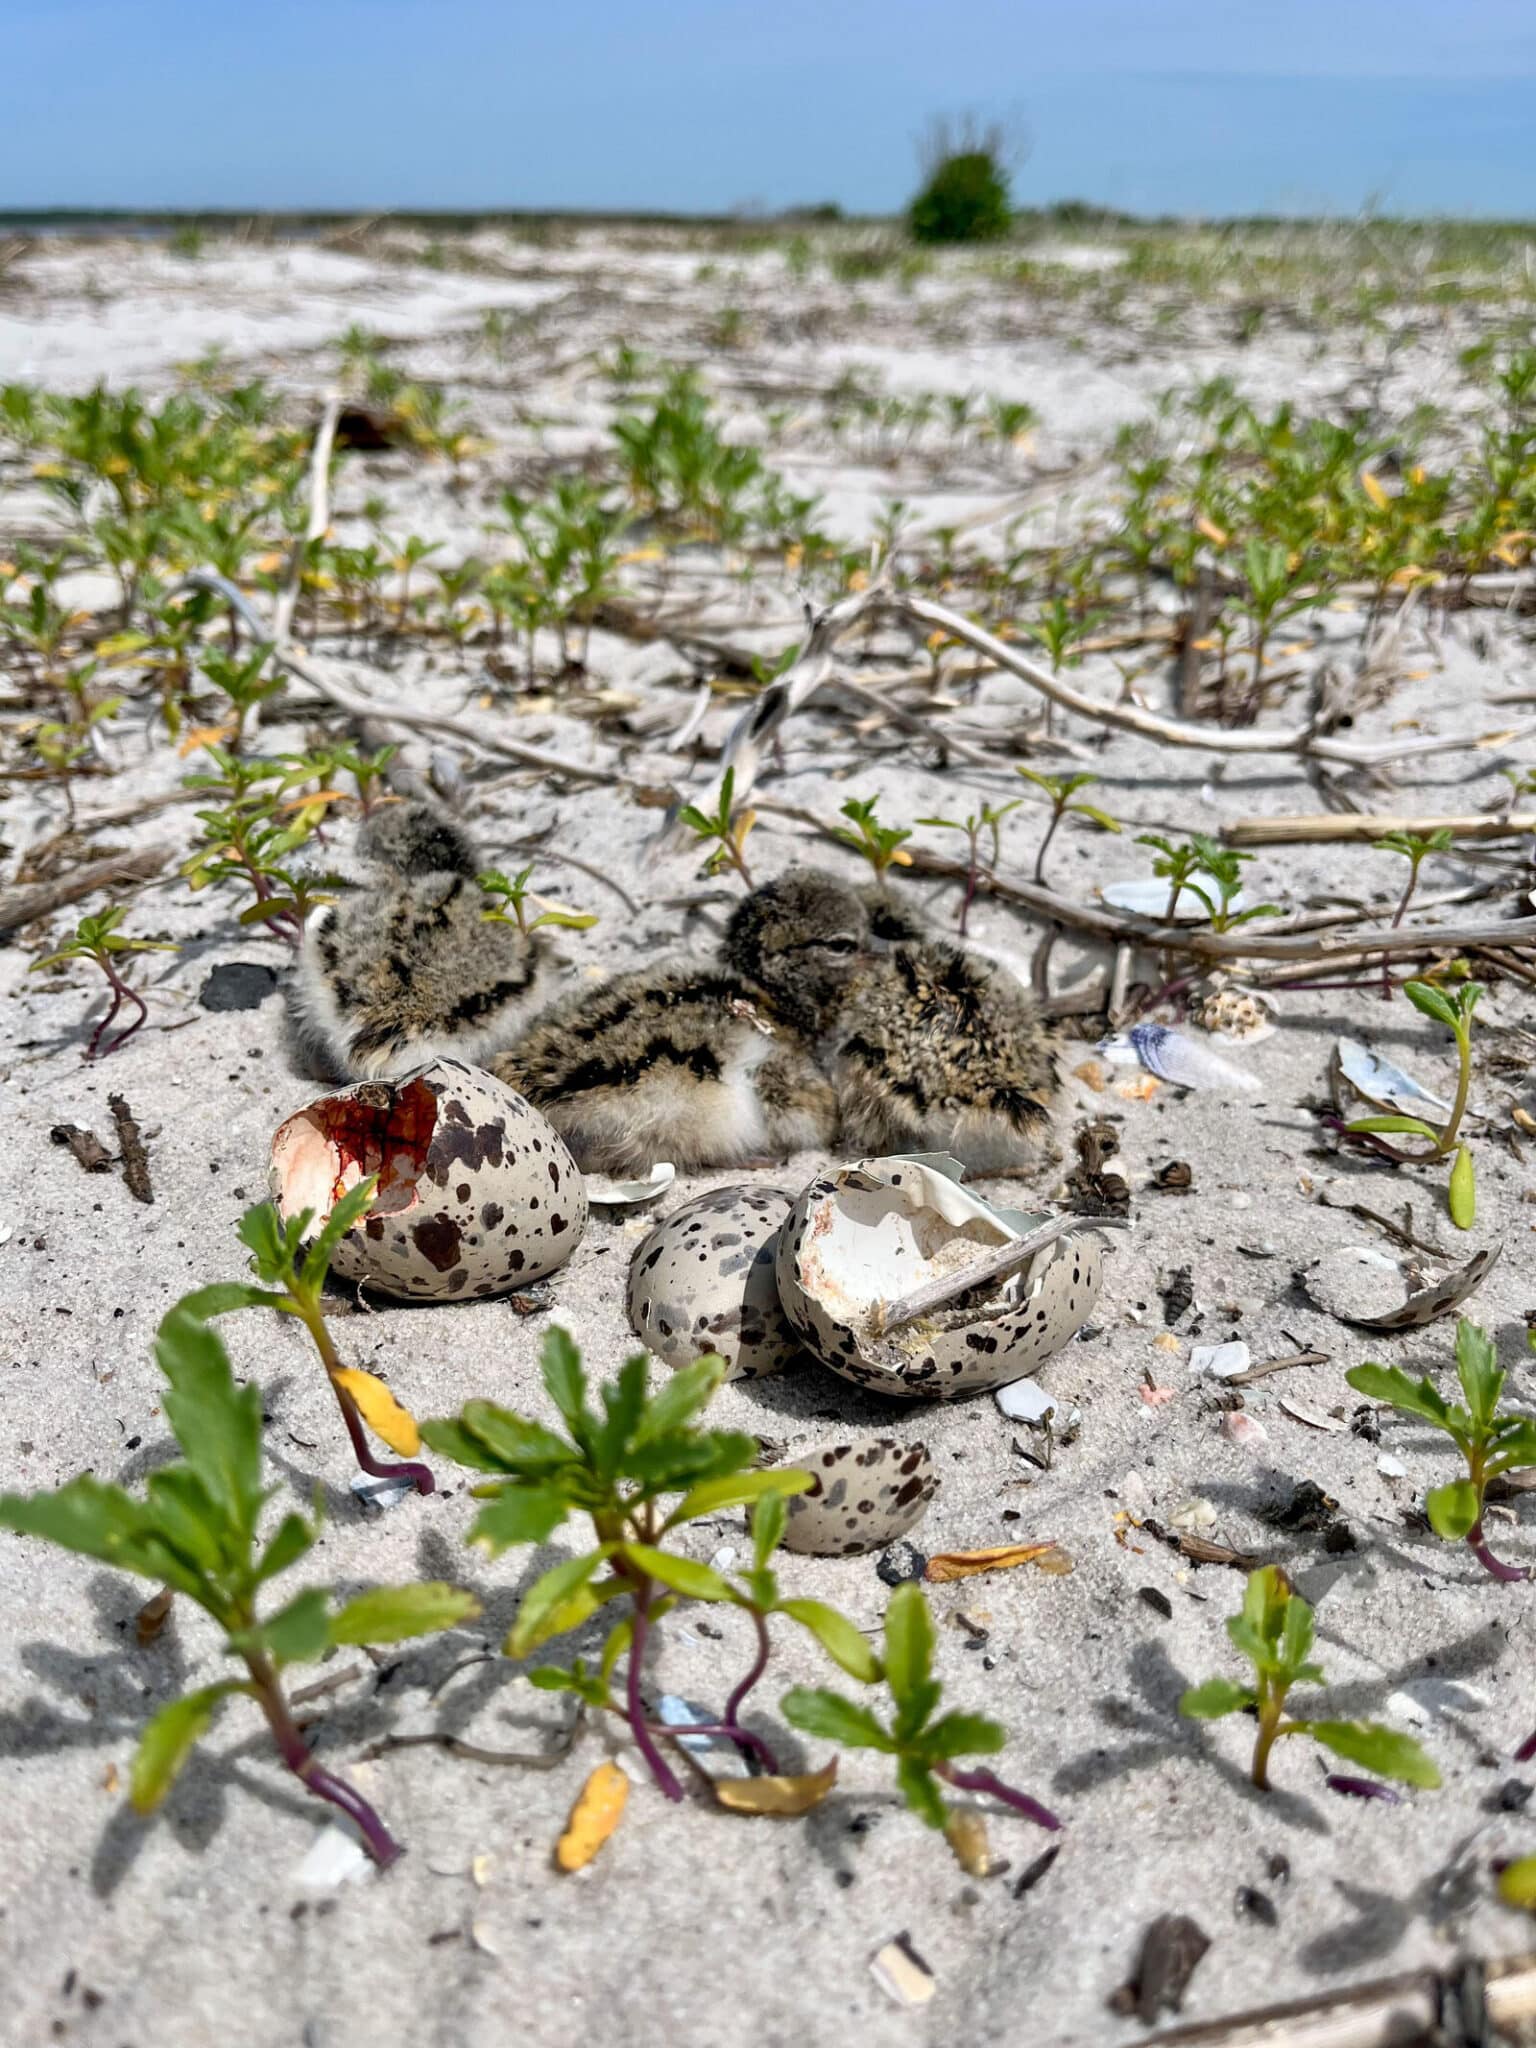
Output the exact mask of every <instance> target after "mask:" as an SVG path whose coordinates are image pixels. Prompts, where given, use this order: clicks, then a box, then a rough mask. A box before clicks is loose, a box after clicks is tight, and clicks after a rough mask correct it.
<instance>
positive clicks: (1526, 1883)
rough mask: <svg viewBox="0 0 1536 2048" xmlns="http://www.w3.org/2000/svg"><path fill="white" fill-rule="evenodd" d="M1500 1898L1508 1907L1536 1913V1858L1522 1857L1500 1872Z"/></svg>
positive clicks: (1506, 1865) (1508, 1864) (1507, 1864)
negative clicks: (1520, 1907) (1522, 1908)
mask: <svg viewBox="0 0 1536 2048" xmlns="http://www.w3.org/2000/svg"><path fill="white" fill-rule="evenodd" d="M1499 1897H1500V1898H1501V1899H1502V1900H1503V1901H1504V1903H1505V1905H1506V1906H1523V1907H1524V1908H1525V1910H1526V1911H1527V1912H1528V1913H1530V1912H1536V1856H1521V1857H1519V1858H1518V1859H1517V1860H1516V1861H1515V1862H1513V1863H1506V1864H1505V1866H1504V1868H1503V1869H1502V1870H1501V1871H1500V1872H1499Z"/></svg>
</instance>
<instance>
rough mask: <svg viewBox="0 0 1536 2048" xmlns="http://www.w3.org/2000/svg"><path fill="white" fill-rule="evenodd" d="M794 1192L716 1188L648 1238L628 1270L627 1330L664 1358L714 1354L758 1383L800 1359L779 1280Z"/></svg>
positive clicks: (676, 1362)
mask: <svg viewBox="0 0 1536 2048" xmlns="http://www.w3.org/2000/svg"><path fill="white" fill-rule="evenodd" d="M791 1199H792V1198H791V1196H790V1195H789V1194H788V1192H787V1191H786V1190H785V1189H783V1188H763V1187H723V1188H711V1189H710V1190H709V1192H708V1193H707V1194H703V1195H695V1197H694V1198H693V1200H692V1201H691V1202H685V1203H684V1204H683V1206H682V1208H681V1209H676V1210H674V1211H673V1213H672V1214H671V1215H670V1216H668V1217H665V1218H664V1219H663V1220H662V1221H661V1222H660V1223H658V1224H657V1225H656V1227H655V1229H654V1230H652V1231H651V1232H650V1233H649V1235H648V1236H647V1237H646V1238H645V1239H644V1240H643V1241H642V1243H641V1245H640V1247H639V1249H638V1250H637V1251H636V1253H635V1256H634V1258H633V1259H632V1260H631V1262H630V1268H629V1294H628V1302H627V1306H628V1309H629V1321H630V1327H631V1329H633V1331H634V1333H635V1335H636V1336H637V1337H638V1338H639V1339H640V1341H641V1343H642V1344H644V1345H645V1346H646V1347H647V1348H648V1349H649V1350H651V1351H653V1352H655V1354H656V1356H657V1357H658V1358H659V1359H660V1360H661V1361H662V1363H663V1364H664V1365H670V1366H671V1367H673V1369H674V1370H675V1369H676V1368H677V1367H679V1366H683V1365H692V1363H693V1361H694V1360H695V1359H696V1358H702V1357H703V1356H704V1354H705V1353H706V1352H709V1351H714V1352H718V1353H719V1355H720V1356H721V1357H722V1358H723V1359H724V1360H725V1362H726V1365H727V1366H728V1368H729V1370H728V1371H727V1373H726V1378H727V1379H732V1380H757V1379H761V1378H763V1376H764V1375H765V1374H766V1373H770V1372H782V1371H783V1370H784V1368H785V1367H786V1366H789V1365H796V1364H800V1363H803V1362H804V1359H805V1348H804V1346H803V1345H802V1344H801V1341H800V1339H799V1338H798V1337H797V1336H796V1335H795V1332H794V1330H793V1329H792V1328H791V1326H790V1323H789V1320H788V1318H787V1317H786V1316H785V1314H784V1310H783V1308H782V1307H781V1306H780V1303H779V1287H778V1281H777V1280H776V1278H775V1277H774V1258H775V1255H776V1253H777V1250H778V1241H779V1228H780V1226H781V1224H782V1223H783V1221H784V1218H785V1217H786V1216H787V1215H788V1214H789V1211H790V1206H791Z"/></svg>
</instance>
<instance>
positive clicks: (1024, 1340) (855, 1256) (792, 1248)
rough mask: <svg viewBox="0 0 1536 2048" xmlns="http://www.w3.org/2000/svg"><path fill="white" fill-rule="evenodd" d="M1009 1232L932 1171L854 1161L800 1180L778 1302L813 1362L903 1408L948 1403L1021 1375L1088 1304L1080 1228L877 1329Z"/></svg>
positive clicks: (1095, 1278) (1090, 1261)
mask: <svg viewBox="0 0 1536 2048" xmlns="http://www.w3.org/2000/svg"><path fill="white" fill-rule="evenodd" d="M1022 1234H1023V1232H1021V1230H1020V1229H1019V1228H1018V1227H1017V1226H1016V1225H1015V1224H1014V1223H1013V1222H1012V1221H1010V1220H1008V1219H1007V1218H1005V1217H1004V1216H1003V1214H1002V1213H1000V1212H999V1211H998V1210H996V1209H994V1208H993V1207H992V1206H991V1205H990V1204H989V1203H987V1202H985V1201H983V1200H982V1199H981V1197H980V1196H978V1195H976V1194H973V1193H972V1192H971V1190H970V1189H968V1188H963V1187H960V1186H957V1185H956V1183H955V1182H954V1181H953V1180H952V1179H950V1178H949V1177H948V1175H947V1174H946V1173H944V1172H943V1171H942V1170H940V1169H938V1168H935V1167H934V1166H931V1165H928V1164H926V1163H925V1162H924V1161H922V1160H918V1159H913V1158H892V1159H866V1160H861V1161H860V1162H859V1163H858V1164H857V1165H855V1166H846V1167H842V1168H838V1169H834V1170H833V1171H832V1172H831V1173H825V1174H820V1175H818V1176H817V1178H816V1179H815V1180H813V1181H812V1182H811V1184H810V1186H809V1187H808V1188H807V1189H806V1190H805V1192H804V1194H802V1195H801V1196H800V1198H799V1200H798V1201H797V1202H796V1203H795V1205H794V1207H793V1209H792V1210H791V1212H790V1215H789V1219H788V1221H787V1222H786V1223H785V1225H784V1228H783V1230H782V1232H781V1234H780V1238H779V1252H778V1282H779V1297H780V1299H781V1301H782V1302H783V1304H784V1309H785V1312H786V1314H787V1315H788V1317H789V1320H790V1321H791V1322H792V1323H793V1324H794V1326H795V1328H796V1329H797V1330H798V1331H799V1332H800V1334H801V1336H802V1337H803V1338H804V1339H805V1341H806V1343H807V1344H808V1345H809V1346H810V1348H811V1349H812V1350H813V1351H814V1352H815V1354H816V1356H817V1357H818V1358H819V1359H820V1360H821V1361H822V1363H823V1364H824V1365H827V1366H830V1367H831V1369H832V1370H833V1371H834V1372H837V1373H841V1374H842V1376H843V1377H844V1378H845V1379H849V1380H852V1381H853V1382H854V1384H855V1385H857V1386H862V1387H869V1388H871V1389H873V1390H875V1391H876V1392H879V1393H883V1394H894V1395H897V1396H899V1397H901V1398H903V1399H907V1400H919V1399H924V1398H926V1399H930V1400H950V1399H953V1398H954V1397H955V1396H957V1395H960V1394H969V1393H974V1392H975V1391H977V1390H978V1389H979V1388H985V1387H997V1386H1003V1385H1006V1384H1007V1383H1008V1382H1009V1381H1010V1380H1016V1379H1022V1378H1023V1377H1024V1375H1025V1374H1026V1373H1031V1372H1034V1371H1035V1370H1036V1369H1037V1368H1038V1367H1039V1366H1040V1365H1042V1364H1043V1363H1044V1361H1045V1360H1046V1359H1047V1358H1049V1357H1051V1356H1052V1355H1053V1354H1054V1353H1055V1352H1057V1351H1059V1350H1060V1349H1061V1348H1062V1346H1063V1345H1064V1344H1067V1343H1070V1342H1071V1340H1072V1338H1073V1337H1074V1336H1075V1335H1076V1333H1077V1331H1078V1330H1079V1329H1080V1328H1081V1327H1082V1325H1083V1323H1084V1322H1085V1321H1086V1319H1087V1317H1088V1314H1089V1312H1090V1310H1091V1309H1092V1307H1093V1304H1094V1302H1095V1301H1096V1300H1097V1298H1098V1293H1099V1286H1100V1282H1101V1279H1102V1268H1101V1263H1100V1252H1099V1245H1098V1241H1097V1239H1096V1238H1095V1237H1094V1236H1093V1235H1092V1234H1091V1231H1087V1230H1085V1232H1084V1233H1083V1234H1082V1235H1080V1236H1079V1235H1076V1234H1073V1235H1070V1236H1066V1237H1061V1238H1058V1239H1057V1240H1056V1242H1055V1243H1054V1244H1050V1245H1047V1246H1045V1247H1044V1248H1043V1249H1042V1250H1041V1251H1039V1252H1037V1253H1036V1254H1035V1256H1034V1257H1033V1259H1031V1261H1030V1263H1029V1264H1028V1265H1027V1266H1026V1267H1025V1268H1024V1269H1023V1271H1022V1273H1019V1274H1016V1275H1014V1276H1013V1277H1012V1278H1011V1279H1008V1280H1005V1281H1004V1282H1002V1283H1001V1284H1000V1285H999V1286H998V1287H997V1288H996V1289H995V1290H994V1291H993V1292H992V1293H991V1294H990V1295H989V1296H988V1297H987V1298H986V1299H985V1300H984V1301H983V1302H982V1303H981V1304H980V1305H977V1304H976V1303H975V1302H974V1300H973V1301H970V1302H966V1301H963V1300H961V1301H958V1302H957V1303H956V1304H954V1305H952V1306H949V1307H945V1308H940V1309H936V1310H934V1311H933V1312H932V1313H930V1314H928V1315H925V1316H922V1317H921V1318H919V1319H918V1320H916V1321H913V1322H907V1323H900V1324H897V1325H895V1326H894V1327H892V1328H890V1329H888V1330H887V1329H886V1328H885V1316H886V1313H887V1311H888V1310H890V1308H891V1307H892V1305H893V1304H895V1303H898V1302H900V1301H903V1300H905V1299H906V1297H907V1296H909V1295H911V1294H913V1293H914V1292H915V1291H916V1290H917V1289H918V1288H920V1287H923V1286H926V1285H927V1284H929V1283H930V1282H933V1281H936V1280H940V1279H943V1278H946V1277H949V1276H953V1275H954V1274H956V1273H958V1272H963V1270H964V1269H965V1267H966V1266H968V1265H971V1264H973V1263H974V1262H975V1260H976V1259H977V1258H978V1257H980V1256H981V1255H982V1254H983V1253H984V1252H985V1251H986V1250H987V1249H988V1248H989V1247H992V1246H996V1245H1001V1244H1006V1243H1007V1242H1008V1241H1009V1240H1010V1239H1013V1238H1017V1237H1019V1236H1020V1235H1022Z"/></svg>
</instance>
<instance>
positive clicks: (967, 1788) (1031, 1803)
mask: <svg viewBox="0 0 1536 2048" xmlns="http://www.w3.org/2000/svg"><path fill="white" fill-rule="evenodd" d="M936 1769H937V1771H938V1775H939V1776H940V1777H941V1778H942V1779H943V1780H944V1782H945V1784H946V1785H953V1786H954V1787H955V1790H956V1791H957V1792H987V1793H990V1794H991V1796H992V1797H993V1798H994V1799H1000V1800H1001V1801H1002V1802H1003V1804H1004V1806H1011V1807H1012V1808H1013V1810H1014V1812H1015V1813H1022V1814H1023V1816H1024V1818H1025V1819H1026V1820H1032V1821H1034V1823H1035V1824H1036V1826H1037V1827H1042V1828H1049V1829H1050V1831H1051V1832H1052V1834H1057V1833H1059V1832H1060V1830H1061V1825H1062V1824H1061V1822H1060V1821H1059V1820H1058V1819H1057V1818H1056V1816H1055V1814H1054V1813H1052V1812H1051V1810H1050V1808H1049V1807H1048V1806H1042V1805H1041V1804H1040V1802H1039V1800H1038V1799H1031V1798H1030V1796H1029V1794H1028V1793H1027V1792H1015V1791H1014V1789H1013V1787H1012V1786H1011V1785H1005V1784H1004V1783H1003V1781H1002V1779H1001V1778H1000V1777H998V1776H997V1774H996V1772H994V1771H988V1770H977V1771H957V1770H955V1769H954V1768H953V1766H952V1765H947V1764H940V1765H938V1766H936Z"/></svg>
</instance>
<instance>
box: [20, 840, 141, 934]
mask: <svg viewBox="0 0 1536 2048" xmlns="http://www.w3.org/2000/svg"><path fill="white" fill-rule="evenodd" d="M174 852H175V848H174V847H170V846H140V847H138V848H136V849H135V850H134V851H133V852H131V853H113V854H109V855H108V856H107V858H106V859H105V860H88V861H87V862H86V863H85V865H84V867H78V868H72V869H71V870H70V872H69V873H68V874H67V875H60V876H59V877H58V878H57V880H56V881H52V882H33V883H30V884H28V885H27V886H26V887H24V888H20V889H5V890H0V932H10V931H18V930H20V928H21V927H22V926H23V925H28V924H31V923H32V921H33V919H34V918H38V917H47V916H48V915H49V913H50V912H51V911H55V910H62V909H63V907H64V905H65V904H66V903H78V902H79V901H80V899H81V897H82V896H90V895H93V894H94V893H95V891H96V890H98V889H112V888H116V887H119V886H120V885H121V884H122V883H124V882H148V881H150V880H152V879H153V877H154V876H156V875H158V874H159V872H160V870H161V869H162V868H163V867H164V866H165V864H166V862H167V861H168V860H169V859H170V858H171V855H172V854H173V853H174Z"/></svg>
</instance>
